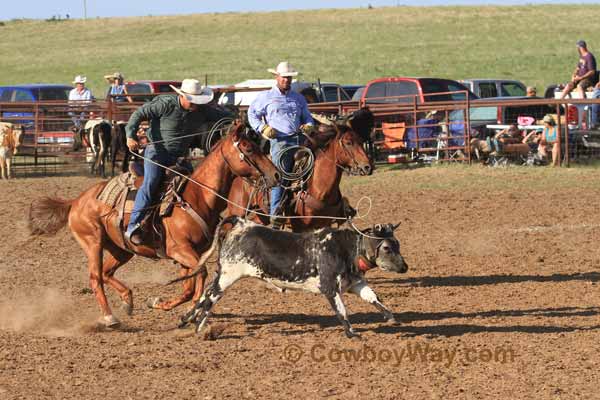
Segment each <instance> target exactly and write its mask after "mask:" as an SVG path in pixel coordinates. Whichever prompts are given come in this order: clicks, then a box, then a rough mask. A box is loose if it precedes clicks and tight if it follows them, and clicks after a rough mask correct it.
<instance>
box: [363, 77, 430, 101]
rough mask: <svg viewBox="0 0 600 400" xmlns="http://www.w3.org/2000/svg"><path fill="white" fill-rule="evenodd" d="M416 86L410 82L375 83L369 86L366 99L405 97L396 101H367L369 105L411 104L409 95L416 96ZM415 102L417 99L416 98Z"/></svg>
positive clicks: (411, 98)
mask: <svg viewBox="0 0 600 400" xmlns="http://www.w3.org/2000/svg"><path fill="white" fill-rule="evenodd" d="M418 94H419V91H418V89H417V84H416V83H415V82H412V81H403V82H375V83H373V84H372V85H370V86H369V88H368V90H367V95H366V98H367V99H368V98H374V97H389V96H406V97H400V98H396V99H380V100H369V101H368V102H369V103H412V102H413V97H412V96H411V95H418ZM417 101H419V98H418V97H417Z"/></svg>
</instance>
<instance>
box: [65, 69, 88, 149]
mask: <svg viewBox="0 0 600 400" xmlns="http://www.w3.org/2000/svg"><path fill="white" fill-rule="evenodd" d="M86 81H87V78H86V77H85V76H82V75H77V76H76V77H75V79H73V84H74V85H75V89H71V91H70V92H69V103H70V104H71V105H72V106H85V105H86V104H88V103H89V102H90V101H92V100H93V99H94V96H92V92H91V90H90V89H88V88H86V87H85V82H86ZM78 111H79V110H78ZM70 115H71V119H72V120H73V125H75V131H79V132H80V135H81V133H82V132H81V127H82V126H83V120H84V118H85V113H84V112H83V111H81V113H79V115H76V114H74V113H70ZM78 139H79V138H75V140H78ZM79 140H81V139H79Z"/></svg>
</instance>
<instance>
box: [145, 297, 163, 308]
mask: <svg viewBox="0 0 600 400" xmlns="http://www.w3.org/2000/svg"><path fill="white" fill-rule="evenodd" d="M160 303H162V299H161V298H160V297H150V298H149V299H148V300H146V305H147V306H148V308H158V305H159V304H160Z"/></svg>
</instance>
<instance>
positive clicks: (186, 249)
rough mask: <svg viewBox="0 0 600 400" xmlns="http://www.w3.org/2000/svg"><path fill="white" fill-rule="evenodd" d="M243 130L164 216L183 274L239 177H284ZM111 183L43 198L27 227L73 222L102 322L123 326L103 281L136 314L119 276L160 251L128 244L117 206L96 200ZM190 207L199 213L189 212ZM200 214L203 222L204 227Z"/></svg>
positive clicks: (196, 292)
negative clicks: (128, 265) (137, 258)
mask: <svg viewBox="0 0 600 400" xmlns="http://www.w3.org/2000/svg"><path fill="white" fill-rule="evenodd" d="M244 129H245V125H244V124H243V123H241V122H239V121H238V122H236V123H234V124H233V125H232V127H231V130H230V133H229V135H228V136H227V137H226V138H224V139H223V140H221V141H220V142H219V143H218V144H217V146H216V147H215V149H214V151H212V152H211V153H210V154H209V155H208V156H207V157H206V159H205V160H204V161H203V162H202V163H201V164H200V165H199V166H198V167H196V169H195V170H194V171H193V173H192V174H191V177H190V180H191V181H190V182H188V183H187V185H186V186H185V188H184V191H183V192H182V198H183V200H184V201H185V202H184V203H178V204H176V206H175V207H174V208H173V211H172V213H171V214H170V215H169V216H166V217H163V219H162V225H163V229H164V232H165V234H164V235H163V236H164V238H165V239H164V243H163V248H164V251H165V256H166V258H170V259H173V260H174V261H175V262H177V263H179V264H180V266H181V268H180V276H186V275H187V274H189V273H190V270H191V269H193V268H194V267H196V266H197V264H198V261H199V258H200V256H201V254H202V252H204V251H205V250H206V248H208V246H209V245H210V243H211V240H212V237H207V235H206V234H205V233H204V232H205V229H207V230H208V232H210V235H208V236H212V233H213V232H214V229H215V228H216V226H217V223H218V221H219V214H220V213H221V211H223V210H224V209H225V207H226V206H225V204H226V201H225V200H224V199H225V198H226V196H227V195H228V193H229V190H230V188H231V183H232V182H233V179H234V178H235V177H236V176H239V177H244V178H250V179H257V180H258V179H260V180H263V181H264V184H265V185H267V186H273V185H275V184H276V183H277V182H279V180H280V174H279V172H278V170H277V168H276V167H275V166H274V165H273V164H272V163H271V161H270V160H269V158H268V157H267V156H265V155H264V154H263V153H262V152H260V150H259V148H258V145H257V144H256V143H254V142H253V141H252V140H250V139H249V138H248V137H247V136H246V135H245V134H244ZM140 179H141V178H140ZM195 182H197V183H199V184H194V183H195ZM106 184H107V182H100V183H97V184H96V185H94V186H92V187H91V188H89V189H88V190H86V191H84V192H83V193H82V194H80V195H79V197H77V198H75V199H73V200H64V199H59V198H43V199H40V200H37V201H35V202H34V203H32V205H31V207H30V210H29V217H28V225H29V229H30V232H31V233H32V234H34V235H39V234H54V233H56V232H57V231H58V230H59V229H61V228H62V227H63V226H65V225H66V224H67V223H68V225H69V228H70V229H71V232H72V234H73V236H74V237H75V239H76V240H77V242H78V243H79V244H80V246H81V247H82V248H83V251H84V252H85V254H86V256H87V259H88V270H89V275H90V286H91V288H92V290H93V291H94V294H95V296H96V300H97V302H98V304H99V306H100V309H101V312H102V317H101V319H100V321H101V323H103V324H104V325H106V326H107V327H111V326H116V325H118V324H119V320H118V319H117V318H116V317H114V316H113V314H112V311H111V308H110V306H109V304H108V302H107V300H106V295H105V292H104V284H105V283H108V284H109V285H110V286H111V287H112V288H113V289H115V290H116V291H117V292H118V294H119V296H120V298H121V300H122V302H123V306H124V309H125V311H126V312H127V313H128V314H131V312H132V310H133V294H132V291H131V289H129V288H128V287H127V286H125V284H124V283H123V282H121V281H119V280H117V279H116V278H115V277H114V274H115V272H116V271H117V269H118V268H119V267H121V266H122V265H123V264H125V263H126V262H128V261H129V260H130V259H131V258H132V257H133V256H134V255H140V256H143V257H149V258H158V252H157V249H156V248H153V247H150V246H148V245H146V244H142V245H140V246H133V245H131V247H129V246H128V245H126V244H125V243H124V239H123V234H122V231H121V228H120V227H119V226H118V225H119V224H118V223H117V222H116V221H117V218H118V215H117V214H118V210H116V209H112V208H111V207H110V206H108V205H106V204H105V203H104V202H101V201H100V200H98V199H97V197H98V195H99V194H100V192H102V189H103V188H104V187H105V185H106ZM188 207H189V208H191V209H192V210H193V211H194V212H195V214H196V217H194V216H192V212H190V211H189V210H188V211H186V208H188ZM197 217H200V219H201V220H203V221H204V224H205V225H206V226H205V227H204V229H203V227H202V226H201V224H200V222H201V221H198V218H197ZM128 221H129V215H128V214H126V215H125V217H124V219H123V224H124V226H127V223H128ZM205 277H206V273H203V275H200V276H198V278H197V281H198V286H197V287H195V286H196V285H195V283H196V280H194V279H188V280H186V282H184V293H183V294H182V295H180V296H179V297H177V298H175V299H173V300H171V301H165V302H162V303H161V304H158V305H157V306H156V307H155V308H162V309H164V310H170V309H172V308H173V307H176V306H177V305H179V304H182V303H184V302H186V301H189V300H190V299H191V298H192V297H193V296H198V297H199V296H200V295H201V294H202V292H203V289H204V278H205Z"/></svg>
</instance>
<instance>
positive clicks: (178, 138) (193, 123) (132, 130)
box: [125, 95, 227, 157]
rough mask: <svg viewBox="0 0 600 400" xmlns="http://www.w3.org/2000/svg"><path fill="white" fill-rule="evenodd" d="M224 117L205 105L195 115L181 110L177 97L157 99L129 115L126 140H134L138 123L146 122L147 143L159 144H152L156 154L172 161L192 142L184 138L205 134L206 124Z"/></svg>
mask: <svg viewBox="0 0 600 400" xmlns="http://www.w3.org/2000/svg"><path fill="white" fill-rule="evenodd" d="M226 115H227V114H226V113H225V112H221V111H219V110H217V109H214V108H212V107H210V106H207V105H201V106H199V108H198V110H197V111H189V110H185V109H184V108H183V107H181V104H180V103H179V97H178V96H173V95H161V96H157V97H155V98H154V99H153V100H152V101H150V102H148V103H146V104H144V105H143V106H141V107H140V108H138V109H137V110H135V112H134V113H133V114H131V117H129V122H128V123H127V126H126V127H125V132H126V134H127V137H128V138H132V139H137V131H138V128H139V126H140V123H141V122H142V121H148V122H149V124H150V128H149V129H148V131H147V132H146V135H147V136H148V140H149V142H150V143H152V142H159V143H156V144H155V148H156V150H157V151H161V150H162V151H164V150H166V151H167V152H168V153H169V154H170V155H172V156H174V157H182V156H185V155H186V153H187V150H188V149H189V147H190V144H191V143H192V141H193V140H194V138H195V136H188V135H193V134H194V133H200V132H203V131H205V130H207V129H208V124H207V123H208V122H210V121H217V120H219V119H220V118H223V117H224V116H226ZM182 136H188V137H182Z"/></svg>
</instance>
